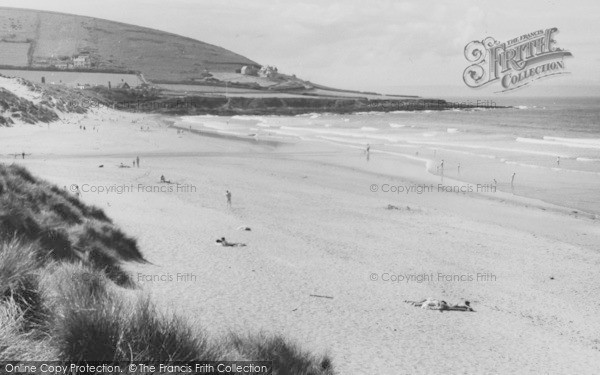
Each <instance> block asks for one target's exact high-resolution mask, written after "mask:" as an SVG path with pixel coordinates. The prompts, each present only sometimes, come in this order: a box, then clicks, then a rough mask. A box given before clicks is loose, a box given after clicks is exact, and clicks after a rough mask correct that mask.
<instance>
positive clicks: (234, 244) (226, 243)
mask: <svg viewBox="0 0 600 375" xmlns="http://www.w3.org/2000/svg"><path fill="white" fill-rule="evenodd" d="M216 242H217V243H220V244H221V245H222V246H225V247H244V246H246V244H245V243H240V242H229V241H227V240H226V239H225V237H221V238H219V239H218V240H217V241H216Z"/></svg>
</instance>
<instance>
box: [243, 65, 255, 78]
mask: <svg viewBox="0 0 600 375" xmlns="http://www.w3.org/2000/svg"><path fill="white" fill-rule="evenodd" d="M240 72H241V73H242V74H243V75H246V76H257V75H258V69H257V68H256V67H255V66H252V65H244V66H242V69H241V70H240Z"/></svg>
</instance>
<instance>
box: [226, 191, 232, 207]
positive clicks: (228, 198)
mask: <svg viewBox="0 0 600 375" xmlns="http://www.w3.org/2000/svg"><path fill="white" fill-rule="evenodd" d="M225 197H227V207H231V192H230V191H229V190H227V191H226V192H225Z"/></svg>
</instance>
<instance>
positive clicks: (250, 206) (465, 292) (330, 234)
mask: <svg viewBox="0 0 600 375" xmlns="http://www.w3.org/2000/svg"><path fill="white" fill-rule="evenodd" d="M176 121H178V119H176V118H163V117H157V116H149V115H140V114H129V113H124V112H113V111H109V110H104V109H103V110H94V111H93V112H90V113H88V114H87V115H75V114H70V115H65V116H63V121H62V123H53V124H51V125H49V126H47V125H19V126H16V127H13V128H0V150H1V151H0V161H1V162H3V163H13V162H14V163H18V164H21V165H24V166H26V167H27V168H29V169H30V170H31V171H32V172H33V173H35V174H36V175H38V176H40V177H42V178H45V179H47V180H49V181H50V182H53V183H56V184H57V185H59V186H65V187H66V188H67V189H71V186H72V185H73V184H76V185H78V186H79V188H80V189H81V192H82V194H81V198H82V199H83V201H85V202H86V203H89V204H94V205H97V206H98V207H101V208H102V209H104V210H105V211H106V213H107V214H108V215H109V216H110V217H111V218H113V219H114V221H115V222H116V223H117V224H118V225H119V226H121V227H122V229H123V230H124V231H125V232H126V233H128V234H130V235H132V236H134V237H135V238H137V240H138V242H139V244H140V249H141V251H142V253H143V254H144V256H145V258H146V259H147V260H148V261H149V263H148V264H141V265H140V264H126V265H125V267H126V268H127V269H128V270H129V271H130V272H131V273H132V274H133V275H134V279H136V280H137V281H138V282H139V284H140V285H141V286H142V288H143V289H144V290H145V291H146V292H147V293H149V294H151V295H152V296H153V299H154V300H155V301H156V302H157V303H158V304H159V305H160V306H161V307H162V308H164V309H165V310H170V311H175V312H177V313H178V314H181V315H182V316H185V317H186V318H187V319H189V320H190V321H191V322H193V323H194V324H196V325H198V326H203V327H205V328H206V329H208V331H209V332H211V334H213V335H215V336H217V335H223V334H226V333H227V332H229V331H237V332H259V331H266V332H275V333H282V334H284V335H285V336H287V337H289V338H291V339H293V340H295V341H297V342H298V343H300V344H302V345H303V346H304V347H306V348H310V349H312V350H317V351H326V352H328V353H329V354H330V355H331V356H332V358H333V361H334V365H335V368H336V369H337V371H338V373H340V374H401V373H411V374H421V373H422V374H427V373H432V372H449V373H486V374H490V373H498V374H501V373H523V374H526V373H532V374H533V373H548V374H563V373H581V374H593V373H595V372H596V369H597V367H598V365H600V340H599V339H598V338H599V337H600V320H599V319H598V318H597V317H598V313H599V311H600V309H599V308H598V304H597V302H596V297H597V296H598V295H599V293H600V284H599V283H598V282H597V272H596V271H595V270H596V269H597V268H596V267H595V266H599V265H600V247H599V245H598V244H600V226H598V220H596V219H594V218H593V217H589V216H585V215H577V214H575V213H573V212H572V211H570V210H569V209H567V208H564V207H558V206H555V205H552V204H548V203H544V202H542V201H540V200H534V199H527V198H523V197H517V196H513V195H511V194H509V193H506V192H504V193H503V192H498V193H497V194H485V193H482V194H462V193H452V192H450V193H449V192H440V191H438V190H437V189H433V190H432V191H430V192H425V193H423V194H407V193H402V194H397V193H394V192H391V191H389V190H390V186H401V185H404V186H408V185H411V184H412V185H414V184H420V185H432V186H435V187H437V184H438V183H440V180H439V176H434V175H432V174H429V173H427V172H426V169H425V168H424V165H423V163H422V162H421V161H419V160H411V159H408V158H398V157H394V156H393V155H389V154H385V153H373V154H372V156H371V158H370V160H369V161H368V162H367V161H366V160H365V155H364V153H363V151H362V150H360V149H352V148H348V147H342V146H339V145H334V144H331V143H326V142H304V141H295V142H294V141H289V140H287V141H280V142H273V141H270V142H261V141H260V140H258V141H257V140H255V139H240V138H237V137H234V136H227V135H218V136H217V135H216V134H211V136H206V135H203V134H198V133H196V132H190V131H185V130H180V129H178V128H176V127H174V126H173V123H174V122H176ZM214 121H216V122H221V123H222V122H223V121H225V119H222V120H221V119H219V118H215V119H214ZM270 121H275V122H276V121H277V119H271V120H270ZM81 126H85V128H86V130H82V129H81V128H80V127H81ZM22 152H25V153H27V154H28V155H27V156H26V157H25V158H24V159H22V158H21V156H20V155H19V157H15V156H14V155H13V154H21V153H22ZM138 156H139V158H140V165H139V168H138V167H134V166H132V162H133V160H134V159H135V158H136V157H138ZM121 163H123V165H124V166H127V168H120V165H121ZM392 164H393V165H394V166H395V167H394V170H393V172H392V171H391V170H390V168H389V166H390V165H392ZM100 166H102V167H100ZM161 175H164V176H165V178H166V179H167V180H169V181H170V182H171V184H164V183H160V177H161ZM446 182H447V181H446ZM226 190H230V191H231V192H232V206H231V207H228V206H227V202H226V197H225V191H226ZM386 191H387V192H386ZM240 227H249V228H251V231H246V230H240ZM220 237H226V238H227V240H228V241H231V242H240V243H245V244H246V245H247V246H245V247H222V246H219V245H218V244H216V243H215V240H216V239H217V238H220ZM428 297H431V298H437V299H443V300H446V301H449V302H453V303H457V302H463V301H465V300H468V301H470V302H471V304H472V306H473V308H474V309H475V312H444V313H440V312H439V311H433V310H424V309H420V308H416V307H414V306H411V305H409V304H407V303H405V302H404V300H422V299H425V298H428Z"/></svg>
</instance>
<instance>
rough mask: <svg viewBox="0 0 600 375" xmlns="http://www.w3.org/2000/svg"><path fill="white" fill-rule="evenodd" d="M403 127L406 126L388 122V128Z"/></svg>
mask: <svg viewBox="0 0 600 375" xmlns="http://www.w3.org/2000/svg"><path fill="white" fill-rule="evenodd" d="M404 127H406V125H402V124H396V123H393V122H390V128H404Z"/></svg>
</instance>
